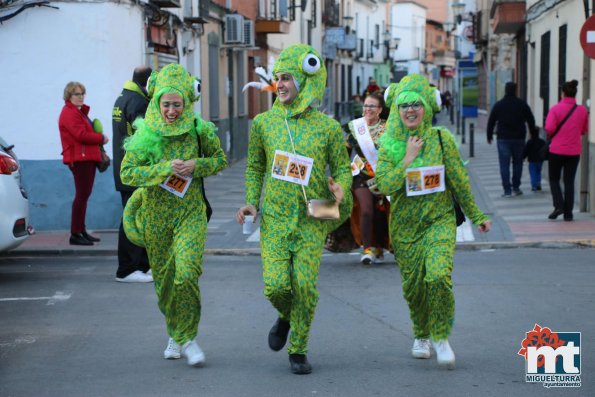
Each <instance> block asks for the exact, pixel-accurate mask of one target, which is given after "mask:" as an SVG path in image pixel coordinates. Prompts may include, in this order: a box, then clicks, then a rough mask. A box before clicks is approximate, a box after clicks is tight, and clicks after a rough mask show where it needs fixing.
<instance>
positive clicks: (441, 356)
mask: <svg viewBox="0 0 595 397" xmlns="http://www.w3.org/2000/svg"><path fill="white" fill-rule="evenodd" d="M432 345H433V346H434V350H436V357H437V358H438V365H439V366H441V367H445V368H448V369H454V368H455V353H454V352H453V351H452V349H451V347H450V344H449V343H448V339H445V340H439V341H432Z"/></svg>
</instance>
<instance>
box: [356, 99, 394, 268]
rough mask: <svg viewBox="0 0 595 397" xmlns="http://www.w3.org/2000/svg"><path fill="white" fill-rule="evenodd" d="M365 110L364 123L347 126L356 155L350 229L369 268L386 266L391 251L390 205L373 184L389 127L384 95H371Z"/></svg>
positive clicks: (362, 260) (361, 260) (366, 102)
mask: <svg viewBox="0 0 595 397" xmlns="http://www.w3.org/2000/svg"><path fill="white" fill-rule="evenodd" d="M363 109H364V117H363V119H356V120H353V121H350V122H349V124H348V126H349V135H348V136H347V148H348V150H349V151H350V152H351V151H352V150H353V149H355V152H356V153H355V155H354V156H353V162H352V165H351V169H352V173H353V174H354V176H353V184H352V187H351V188H352V190H353V195H354V198H355V202H354V207H353V211H352V213H351V229H352V232H353V237H354V239H355V242H356V243H357V244H358V245H360V246H362V247H363V253H362V256H361V258H360V262H361V263H363V264H364V265H370V264H372V263H381V262H383V261H384V249H388V248H389V238H388V201H387V200H386V197H385V196H384V195H382V194H381V193H380V192H379V191H378V189H376V186H375V180H374V168H375V167H376V158H377V152H376V151H377V149H378V140H379V139H380V137H381V136H382V134H383V133H384V128H385V126H386V120H383V119H381V118H380V114H381V113H382V111H383V109H384V97H383V96H382V94H381V93H380V92H379V91H376V92H373V93H372V94H370V95H368V96H367V97H366V99H365V101H364V106H363ZM368 157H370V158H368Z"/></svg>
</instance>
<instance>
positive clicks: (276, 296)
mask: <svg viewBox="0 0 595 397" xmlns="http://www.w3.org/2000/svg"><path fill="white" fill-rule="evenodd" d="M270 222H271V221H270V220H268V219H266V218H265V217H263V218H262V219H261V222H260V233H261V239H260V245H261V249H262V253H261V257H262V278H263V280H264V295H265V296H266V297H267V299H268V300H269V301H270V302H271V304H272V305H273V306H274V307H275V309H277V311H278V312H279V317H280V318H281V319H283V320H287V321H288V320H289V318H290V314H291V304H292V292H291V270H290V269H291V254H290V252H289V242H288V240H287V236H285V235H282V234H280V233H275V231H274V230H271V229H270V227H269V226H272V225H270Z"/></svg>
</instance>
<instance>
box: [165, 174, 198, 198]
mask: <svg viewBox="0 0 595 397" xmlns="http://www.w3.org/2000/svg"><path fill="white" fill-rule="evenodd" d="M190 182H192V178H191V177H189V176H182V175H178V174H174V175H170V177H169V178H167V179H166V180H165V181H164V182H163V183H161V184H159V186H160V187H162V188H163V189H165V190H167V191H168V192H170V193H171V194H173V195H175V196H178V197H180V198H182V197H184V195H185V194H186V191H187V190H188V187H189V186H190Z"/></svg>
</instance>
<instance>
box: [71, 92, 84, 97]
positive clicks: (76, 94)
mask: <svg viewBox="0 0 595 397" xmlns="http://www.w3.org/2000/svg"><path fill="white" fill-rule="evenodd" d="M85 95H87V94H85V93H84V92H75V93H74V94H72V96H85Z"/></svg>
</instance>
